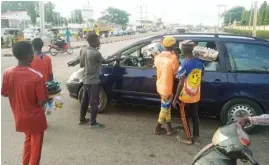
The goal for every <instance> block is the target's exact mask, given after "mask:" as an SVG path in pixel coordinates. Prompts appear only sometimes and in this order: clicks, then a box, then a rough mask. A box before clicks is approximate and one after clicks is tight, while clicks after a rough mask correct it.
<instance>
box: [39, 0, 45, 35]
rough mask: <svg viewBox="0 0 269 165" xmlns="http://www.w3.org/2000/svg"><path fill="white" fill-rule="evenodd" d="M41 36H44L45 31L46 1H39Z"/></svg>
mask: <svg viewBox="0 0 269 165" xmlns="http://www.w3.org/2000/svg"><path fill="white" fill-rule="evenodd" d="M39 18H40V36H41V37H43V36H44V31H45V10H44V1H39Z"/></svg>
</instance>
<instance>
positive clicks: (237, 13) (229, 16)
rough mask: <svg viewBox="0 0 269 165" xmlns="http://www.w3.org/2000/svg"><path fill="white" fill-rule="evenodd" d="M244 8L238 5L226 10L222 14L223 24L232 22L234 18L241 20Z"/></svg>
mask: <svg viewBox="0 0 269 165" xmlns="http://www.w3.org/2000/svg"><path fill="white" fill-rule="evenodd" d="M244 10H245V8H244V7H242V6H238V7H233V8H231V9H230V10H228V11H227V12H225V13H224V14H223V16H224V25H225V26H227V25H228V24H229V22H230V23H232V22H233V21H234V20H236V21H240V20H241V15H242V13H243V11H244Z"/></svg>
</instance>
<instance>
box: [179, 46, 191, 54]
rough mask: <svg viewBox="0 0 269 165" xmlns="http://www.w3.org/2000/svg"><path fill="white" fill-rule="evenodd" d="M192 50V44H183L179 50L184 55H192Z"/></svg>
mask: <svg viewBox="0 0 269 165" xmlns="http://www.w3.org/2000/svg"><path fill="white" fill-rule="evenodd" d="M193 48H194V45H193V44H183V45H182V48H181V50H182V52H183V54H184V55H192V51H193Z"/></svg>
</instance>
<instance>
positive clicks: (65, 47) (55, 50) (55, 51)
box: [49, 41, 73, 56]
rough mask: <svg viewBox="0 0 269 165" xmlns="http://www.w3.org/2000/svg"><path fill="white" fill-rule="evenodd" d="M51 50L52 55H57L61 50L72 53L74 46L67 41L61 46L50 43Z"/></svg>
mask: <svg viewBox="0 0 269 165" xmlns="http://www.w3.org/2000/svg"><path fill="white" fill-rule="evenodd" d="M63 42H64V41H63ZM49 52H50V54H51V55H52V56H56V55H57V54H58V53H60V52H61V53H64V52H66V53H68V54H72V53H73V48H71V47H70V45H68V44H67V43H66V42H64V43H63V44H62V46H61V47H59V46H58V45H56V44H55V43H53V44H50V45H49Z"/></svg>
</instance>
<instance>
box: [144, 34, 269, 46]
mask: <svg viewBox="0 0 269 165" xmlns="http://www.w3.org/2000/svg"><path fill="white" fill-rule="evenodd" d="M166 36H174V37H175V38H176V39H177V40H181V39H194V40H195V39H196V40H198V39H200V40H219V41H244V42H248V41H259V42H266V43H267V44H269V42H268V41H267V40H265V39H262V38H258V37H250V36H241V35H233V34H225V33H223V34H221V33H184V34H174V33H171V34H162V35H155V36H150V37H146V38H144V39H145V40H154V39H160V38H164V37H166ZM142 40H143V39H142Z"/></svg>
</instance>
